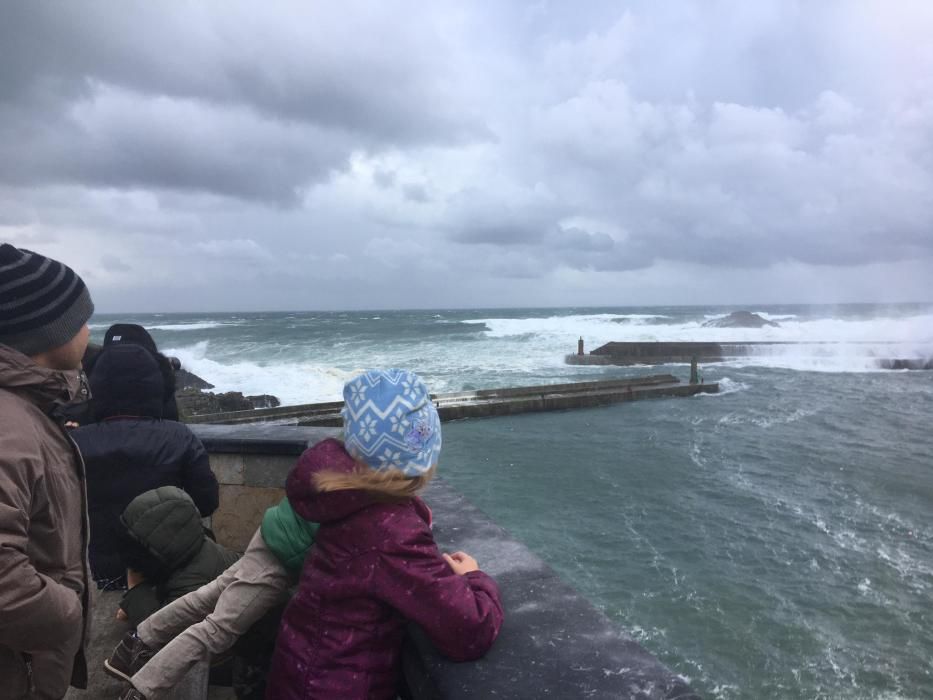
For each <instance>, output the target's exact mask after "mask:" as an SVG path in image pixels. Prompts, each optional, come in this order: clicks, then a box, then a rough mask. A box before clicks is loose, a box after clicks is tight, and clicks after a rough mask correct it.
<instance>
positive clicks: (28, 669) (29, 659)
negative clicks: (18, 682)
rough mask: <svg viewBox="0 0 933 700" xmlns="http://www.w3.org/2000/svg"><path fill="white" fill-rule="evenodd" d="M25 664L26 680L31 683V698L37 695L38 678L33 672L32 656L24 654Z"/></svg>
mask: <svg viewBox="0 0 933 700" xmlns="http://www.w3.org/2000/svg"><path fill="white" fill-rule="evenodd" d="M23 663H24V664H26V680H28V681H29V696H30V697H32V696H33V695H35V694H36V677H35V675H34V674H33V672H32V655H31V654H23Z"/></svg>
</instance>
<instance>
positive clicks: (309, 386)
mask: <svg viewBox="0 0 933 700" xmlns="http://www.w3.org/2000/svg"><path fill="white" fill-rule="evenodd" d="M209 351H210V344H209V343H208V341H201V342H199V343H196V344H195V345H189V346H185V347H176V348H169V349H167V351H166V352H168V354H171V355H175V356H176V357H177V358H178V359H179V360H181V364H182V366H183V367H184V368H185V369H187V370H188V371H190V372H193V373H194V374H196V375H198V376H199V377H203V378H204V379H206V380H208V381H209V382H211V383H212V384H214V386H215V388H214V389H213V390H212V391H216V392H223V391H240V392H242V393H243V394H246V395H255V394H272V395H273V396H275V397H277V398H278V399H279V400H280V401H281V402H282V404H283V405H293V404H301V403H315V402H318V401H338V400H340V398H341V394H342V391H343V385H344V383H345V382H346V381H347V380H348V379H350V378H351V377H353V376H354V375H355V374H358V373H359V372H360V371H361V370H359V369H354V370H349V371H346V370H340V369H336V368H333V367H324V366H321V365H318V364H314V363H309V362H289V363H283V364H270V365H263V364H259V363H256V362H232V363H226V362H217V361H216V360H212V359H210V357H209Z"/></svg>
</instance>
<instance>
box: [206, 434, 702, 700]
mask: <svg viewBox="0 0 933 700" xmlns="http://www.w3.org/2000/svg"><path fill="white" fill-rule="evenodd" d="M192 429H193V430H194V431H195V432H196V433H197V434H198V436H199V437H200V438H201V440H202V441H203V442H204V444H205V447H206V448H207V450H208V451H209V452H210V453H211V463H212V467H213V469H214V471H215V473H216V474H217V476H218V480H219V481H220V482H221V504H220V508H219V509H218V511H217V513H216V514H215V516H214V519H213V528H214V531H215V533H216V534H217V538H218V540H219V541H221V542H222V543H224V544H227V545H229V546H234V547H241V548H242V547H244V546H245V544H246V542H247V541H248V539H249V536H250V535H251V534H252V533H253V531H254V530H255V528H256V527H257V526H258V523H259V520H260V517H261V515H262V512H263V511H264V510H265V508H266V507H268V506H269V505H272V504H274V503H276V502H277V501H278V499H279V498H281V496H282V494H283V491H282V488H281V486H282V484H284V481H285V476H286V474H287V473H288V470H289V469H290V468H291V466H292V465H293V463H294V461H295V457H297V455H298V454H300V453H301V452H302V451H303V450H304V449H306V448H307V447H308V446H309V445H312V444H314V443H315V442H317V441H319V440H321V439H323V438H324V437H326V436H328V435H336V434H338V431H336V430H325V429H320V428H302V427H294V426H277V425H270V424H265V425H254V426H220V425H197V426H192ZM270 447H273V449H274V453H272V454H270V453H269V452H267V450H268V449H269V448H270ZM425 499H426V500H427V501H428V503H429V504H430V506H431V508H432V510H433V512H434V517H435V529H434V534H435V538H436V539H437V542H438V545H439V546H440V547H441V549H442V550H445V551H455V550H464V551H467V552H469V553H470V554H472V555H473V556H475V557H476V558H477V560H478V561H479V562H480V565H481V566H482V567H483V569H484V570H485V571H487V572H488V573H490V574H491V575H492V576H494V577H495V578H496V580H497V581H498V583H499V588H500V591H501V594H502V600H503V604H504V606H505V610H506V622H505V624H504V626H503V629H502V633H501V635H500V637H499V639H498V640H497V642H496V644H495V646H494V647H493V649H492V650H491V651H490V653H489V654H488V655H487V656H486V657H485V658H483V659H481V660H480V661H477V662H473V663H466V664H456V663H452V662H450V661H447V660H446V659H444V658H442V657H441V656H439V655H438V654H437V652H436V651H435V650H434V649H433V647H432V646H431V644H430V643H429V642H428V641H427V640H426V639H425V638H424V636H423V635H422V634H420V633H419V632H418V631H417V630H413V635H412V639H413V641H412V643H411V644H409V646H408V647H407V648H406V653H405V673H406V679H407V680H408V682H409V684H410V686H411V689H412V692H413V695H414V697H415V698H416V700H422V699H427V698H432V699H433V698H464V699H465V698H476V697H503V698H516V699H524V698H528V699H531V698H535V699H537V698H541V697H555V698H578V697H579V698H583V697H586V698H621V699H627V698H631V699H633V700H634V699H636V698H637V699H638V700H662V699H664V700H673V699H674V698H677V699H679V700H696V699H697V698H698V696H697V695H696V694H695V693H693V692H692V690H691V689H690V688H689V686H688V685H687V684H686V682H685V681H684V680H683V679H681V678H680V677H678V676H676V675H675V674H674V673H672V672H671V671H670V670H669V669H667V668H666V667H665V666H664V665H662V664H661V663H660V662H659V661H658V660H657V659H656V658H655V657H654V656H652V655H651V654H650V653H648V652H647V651H646V650H645V649H644V648H642V647H641V646H640V645H639V644H638V643H637V642H635V641H634V640H632V639H631V638H630V637H629V636H628V635H626V634H625V633H624V632H623V631H622V630H621V629H619V628H618V626H616V625H615V624H613V623H612V622H611V621H610V620H609V619H608V618H607V617H606V616H605V615H603V614H602V613H601V612H599V611H598V610H596V608H594V607H593V606H592V605H591V604H590V603H589V602H588V601H587V600H586V599H585V598H583V597H582V596H581V595H580V594H579V593H577V592H576V591H575V590H574V589H573V588H572V587H570V586H569V585H567V584H566V583H565V582H564V581H562V580H561V579H560V578H559V577H558V576H557V574H556V573H555V572H554V570H553V569H551V568H550V567H549V566H548V565H547V564H545V563H544V562H543V561H542V560H541V559H540V558H539V557H537V556H536V555H534V554H533V553H531V552H530V551H529V550H528V549H527V548H526V547H525V546H524V545H523V544H521V543H520V542H518V541H516V540H515V539H514V538H512V537H510V536H509V535H508V533H507V532H505V530H503V529H502V528H501V527H499V526H498V525H496V524H495V523H494V522H492V521H491V520H490V519H489V518H488V517H486V516H485V515H484V514H483V513H481V512H480V511H479V510H478V509H476V508H475V507H474V506H472V505H471V504H470V503H468V502H467V501H466V499H464V498H463V497H462V496H461V495H460V494H458V493H457V492H456V491H454V490H453V489H452V488H451V487H450V486H449V485H447V484H446V483H444V481H443V480H442V479H438V480H436V481H435V482H434V483H433V484H432V485H431V487H430V488H429V489H428V491H427V493H426V495H425Z"/></svg>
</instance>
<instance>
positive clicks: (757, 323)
mask: <svg viewBox="0 0 933 700" xmlns="http://www.w3.org/2000/svg"><path fill="white" fill-rule="evenodd" d="M764 326H772V327H774V328H780V327H781V324H780V323H775V322H774V321H769V320H768V319H766V318H762V317H761V316H759V315H758V314H753V313H752V312H751V311H733V312H732V313H731V314H729V315H728V316H726V317H724V318H714V319H713V320H712V321H707V322H706V323H704V324H703V327H704V328H762V327H764Z"/></svg>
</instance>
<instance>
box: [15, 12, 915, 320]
mask: <svg viewBox="0 0 933 700" xmlns="http://www.w3.org/2000/svg"><path fill="white" fill-rule="evenodd" d="M0 240H3V241H6V242H11V243H13V244H15V245H18V246H21V247H27V248H31V249H34V250H37V251H39V252H42V253H44V254H48V255H51V256H53V257H56V258H59V259H61V260H63V261H65V262H67V263H69V264H70V265H71V266H72V267H74V268H75V269H76V270H77V271H78V272H79V273H80V274H81V275H82V276H84V278H85V279H86V281H87V282H88V284H89V286H90V287H91V291H92V295H93V297H94V299H95V302H96V303H97V306H98V310H99V311H104V312H106V311H114V312H116V311H120V312H123V311H207V310H273V309H352V308H371V309H382V308H438V307H485V306H529V305H534V306H550V305H561V306H566V305H604V306H608V305H641V304H690V303H726V304H736V305H739V304H750V303H756V302H757V303H769V302H840V301H885V302H886V301H933V281H931V280H933V2H929V1H927V0H917V1H916V2H911V1H909V0H878V1H877V2H873V1H868V0H866V1H858V0H850V1H846V2H841V1H840V2H834V1H832V0H812V1H806V2H804V1H800V2H794V1H793V0H754V1H753V2H751V1H747V0H733V1H731V2H716V1H715V0H698V1H696V2H690V1H687V0H685V1H683V2H677V1H674V0H672V1H670V2H668V1H665V2H656V1H652V0H644V1H643V2H640V1H632V2H594V1H590V0H587V2H569V1H568V2H548V1H546V0H542V1H539V2H525V3H522V2H498V1H493V0H488V1H487V2H475V3H463V2H451V3H447V2H439V1H436V0H432V1H431V2H427V1H423V2H417V3H406V2H376V1H372V2H356V1H355V0H341V1H340V2H330V3H329V2H316V3H308V2H294V3H292V2H252V1H250V2H231V1H230V0H223V1H219V0H218V1H216V2H190V3H189V2H174V3H154V2H145V3H144V2H127V1H122V2H95V1H92V0H84V1H82V2H67V3H64V2H63V3H53V2H44V1H42V0H35V1H31V2H26V1H23V2H15V1H14V2H4V3H2V4H0Z"/></svg>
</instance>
